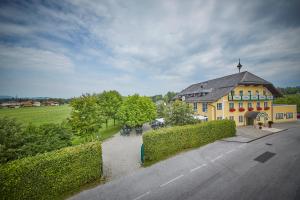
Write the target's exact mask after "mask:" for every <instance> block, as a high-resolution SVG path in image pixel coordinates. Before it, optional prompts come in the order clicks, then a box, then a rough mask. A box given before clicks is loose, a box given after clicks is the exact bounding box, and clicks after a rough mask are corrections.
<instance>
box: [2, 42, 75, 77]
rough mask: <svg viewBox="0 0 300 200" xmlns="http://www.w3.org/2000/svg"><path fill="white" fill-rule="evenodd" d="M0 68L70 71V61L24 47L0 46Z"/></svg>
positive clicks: (53, 53)
mask: <svg viewBox="0 0 300 200" xmlns="http://www.w3.org/2000/svg"><path fill="white" fill-rule="evenodd" d="M0 60H1V62H0V69H18V70H28V69H31V70H36V71H54V72H71V71H72V70H73V69H74V66H73V63H72V61H71V60H70V59H69V58H68V57H66V56H64V55H62V54H57V53H55V52H51V51H45V50H40V49H34V48H26V47H9V46H3V45H1V46H0Z"/></svg>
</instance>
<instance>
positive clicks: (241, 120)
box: [239, 115, 244, 123]
mask: <svg viewBox="0 0 300 200" xmlns="http://www.w3.org/2000/svg"><path fill="white" fill-rule="evenodd" d="M243 122H244V116H243V115H239V123H243Z"/></svg>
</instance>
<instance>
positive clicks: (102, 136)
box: [72, 120, 122, 145]
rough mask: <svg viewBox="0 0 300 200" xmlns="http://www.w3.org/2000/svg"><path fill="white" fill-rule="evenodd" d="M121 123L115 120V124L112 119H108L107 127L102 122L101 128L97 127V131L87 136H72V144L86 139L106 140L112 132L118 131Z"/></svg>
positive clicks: (83, 141)
mask: <svg viewBox="0 0 300 200" xmlns="http://www.w3.org/2000/svg"><path fill="white" fill-rule="evenodd" d="M121 127H122V126H121V125H120V124H119V123H118V122H116V125H114V124H113V120H109V121H108V127H107V128H106V125H105V124H103V125H102V128H101V129H99V131H98V132H97V133H95V134H93V135H92V136H90V137H88V138H84V137H80V136H74V137H73V139H72V143H73V145H77V144H81V143H85V142H87V141H90V140H92V139H99V140H100V141H103V140H106V139H108V138H110V137H112V136H113V135H114V134H116V133H118V132H119V131H120V129H121Z"/></svg>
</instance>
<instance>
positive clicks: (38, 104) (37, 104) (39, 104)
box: [32, 101, 41, 107]
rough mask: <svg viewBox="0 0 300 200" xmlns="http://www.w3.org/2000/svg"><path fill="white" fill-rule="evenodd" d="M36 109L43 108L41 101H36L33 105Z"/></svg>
mask: <svg viewBox="0 0 300 200" xmlns="http://www.w3.org/2000/svg"><path fill="white" fill-rule="evenodd" d="M32 105H33V106H34V107H40V106H41V102H39V101H34V102H33V104H32Z"/></svg>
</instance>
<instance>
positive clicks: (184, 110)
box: [165, 100, 196, 126]
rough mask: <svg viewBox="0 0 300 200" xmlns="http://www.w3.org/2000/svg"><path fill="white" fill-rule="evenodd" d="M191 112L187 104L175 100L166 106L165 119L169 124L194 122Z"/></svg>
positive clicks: (192, 112)
mask: <svg viewBox="0 0 300 200" xmlns="http://www.w3.org/2000/svg"><path fill="white" fill-rule="evenodd" d="M193 114H194V111H193V109H192V108H191V106H190V105H189V104H187V103H185V102H183V101H179V100H176V101H175V102H173V103H172V104H171V105H170V106H169V107H168V108H167V112H166V117H165V121H166V124H167V125H171V126H174V125H179V126H181V125H186V124H193V123H195V122H196V120H195V119H194V118H193Z"/></svg>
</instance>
